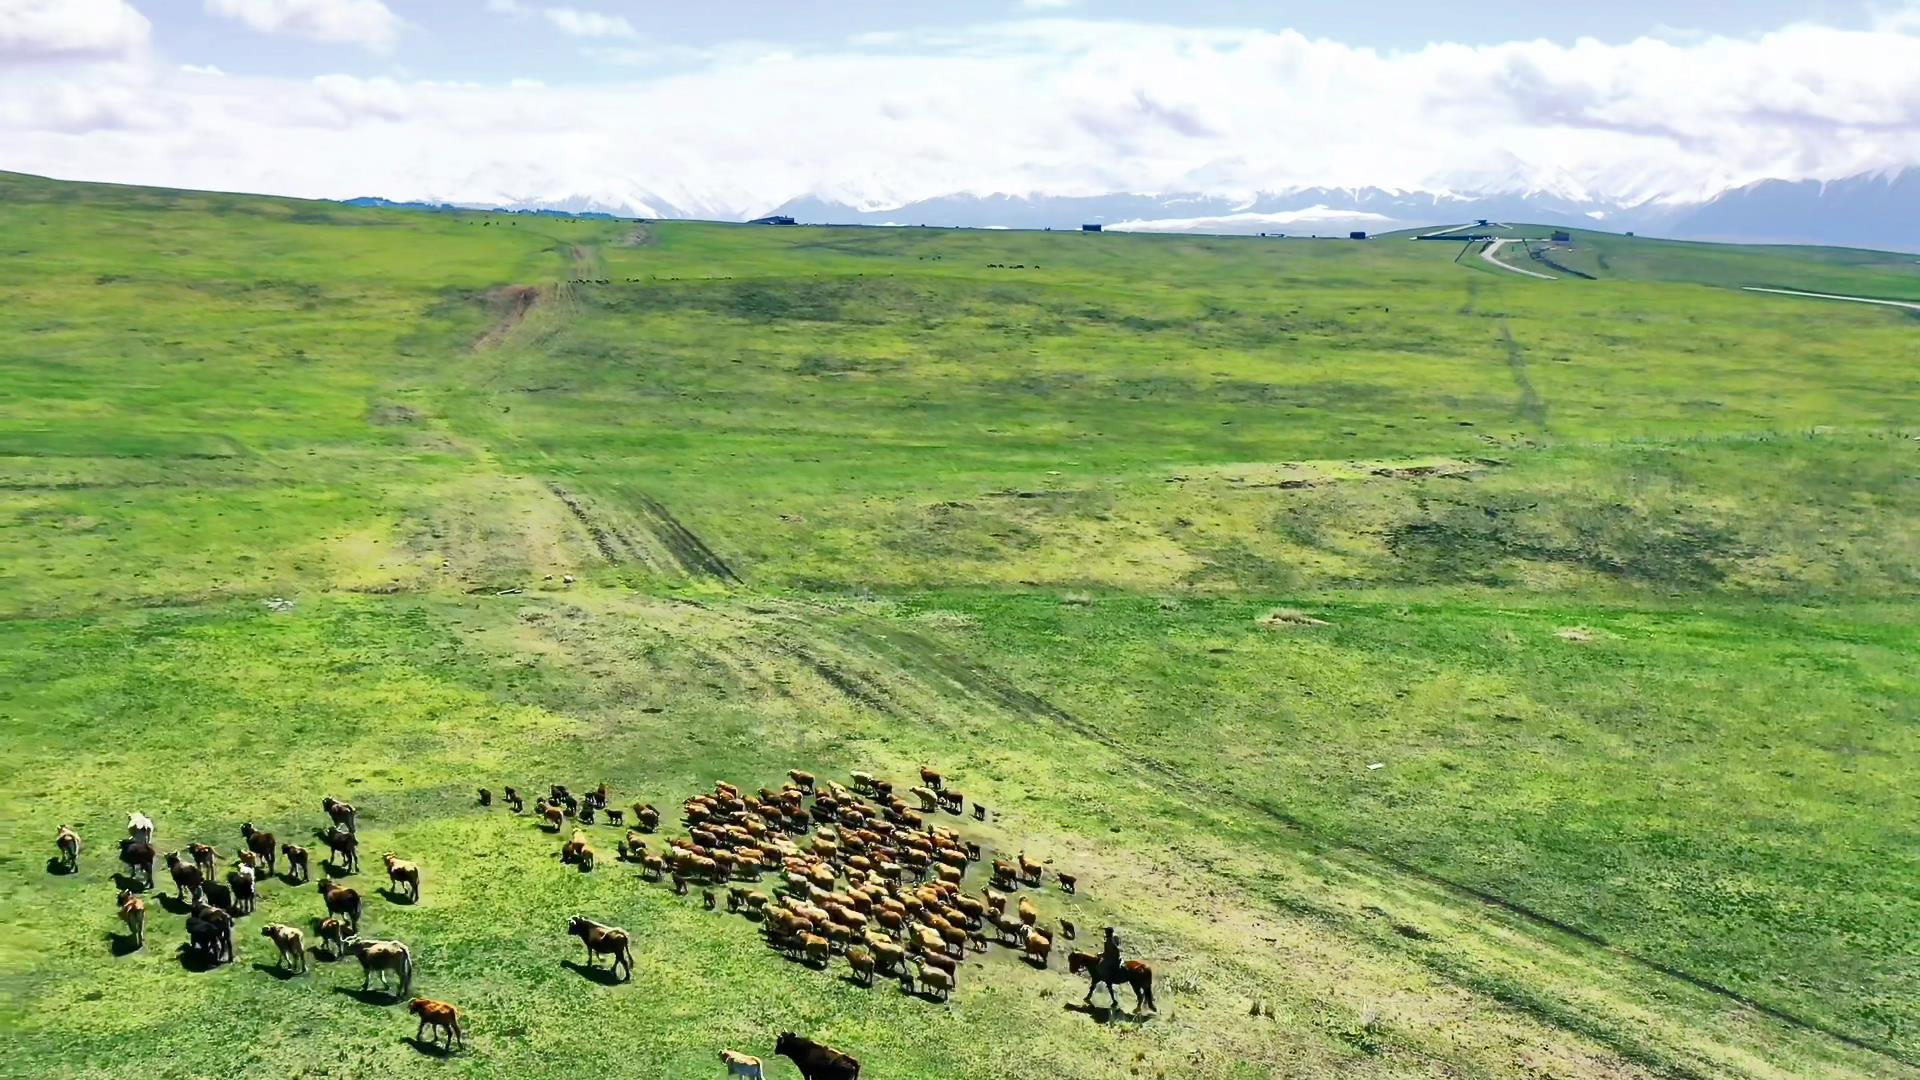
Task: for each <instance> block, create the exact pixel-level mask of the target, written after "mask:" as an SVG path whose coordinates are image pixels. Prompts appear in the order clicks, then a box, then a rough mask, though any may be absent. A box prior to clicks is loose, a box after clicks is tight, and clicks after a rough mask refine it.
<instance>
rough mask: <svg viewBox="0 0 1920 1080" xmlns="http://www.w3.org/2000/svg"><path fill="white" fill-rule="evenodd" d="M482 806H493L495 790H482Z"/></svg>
mask: <svg viewBox="0 0 1920 1080" xmlns="http://www.w3.org/2000/svg"><path fill="white" fill-rule="evenodd" d="M480 805H481V806H492V805H493V790H492V789H491V788H481V789H480Z"/></svg>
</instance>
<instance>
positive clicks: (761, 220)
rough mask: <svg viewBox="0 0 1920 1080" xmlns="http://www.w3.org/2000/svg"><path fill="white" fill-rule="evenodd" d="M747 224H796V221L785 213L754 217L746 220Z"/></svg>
mask: <svg viewBox="0 0 1920 1080" xmlns="http://www.w3.org/2000/svg"><path fill="white" fill-rule="evenodd" d="M747 224H749V225H795V224H798V222H796V221H794V220H793V219H792V218H790V217H788V216H787V215H785V214H772V215H769V216H767V217H757V218H754V219H753V220H752V221H749V222H747Z"/></svg>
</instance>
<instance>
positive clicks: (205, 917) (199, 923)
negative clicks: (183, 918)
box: [187, 904, 233, 964]
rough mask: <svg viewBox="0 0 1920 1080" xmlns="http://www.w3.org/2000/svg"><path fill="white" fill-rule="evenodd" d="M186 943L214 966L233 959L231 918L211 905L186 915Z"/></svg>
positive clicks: (201, 906)
mask: <svg viewBox="0 0 1920 1080" xmlns="http://www.w3.org/2000/svg"><path fill="white" fill-rule="evenodd" d="M187 943H188V946H189V947H191V948H192V949H193V950H194V951H196V952H198V953H200V954H201V955H202V956H205V957H207V958H208V959H209V960H211V961H213V962H214V963H216V964H219V963H224V962H227V961H230V960H232V959H233V916H231V915H229V914H227V913H226V912H224V911H221V910H220V909H219V908H217V907H214V906H213V905H211V904H195V905H194V906H193V910H192V911H190V912H188V913H187Z"/></svg>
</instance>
